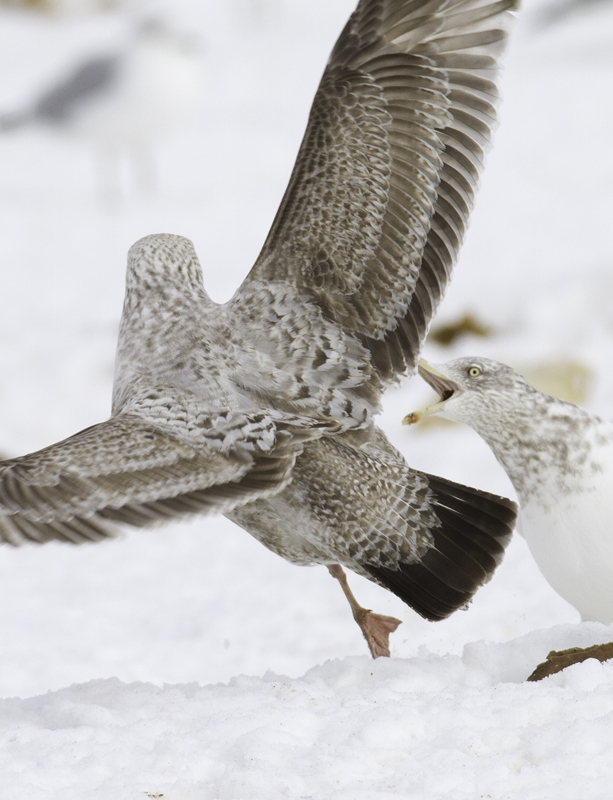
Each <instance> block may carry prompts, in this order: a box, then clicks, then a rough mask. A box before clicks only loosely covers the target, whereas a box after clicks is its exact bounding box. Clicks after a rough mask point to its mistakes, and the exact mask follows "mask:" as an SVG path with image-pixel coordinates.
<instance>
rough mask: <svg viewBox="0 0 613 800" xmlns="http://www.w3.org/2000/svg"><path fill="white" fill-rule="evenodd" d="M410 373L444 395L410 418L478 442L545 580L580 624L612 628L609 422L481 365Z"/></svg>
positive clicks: (459, 363) (496, 366)
mask: <svg viewBox="0 0 613 800" xmlns="http://www.w3.org/2000/svg"><path fill="white" fill-rule="evenodd" d="M470 370H473V371H475V372H474V375H471V374H470ZM420 374H421V375H422V376H423V377H424V379H425V380H427V381H428V383H430V384H431V385H432V386H434V388H436V389H437V391H439V393H441V394H442V393H443V392H444V393H448V396H447V398H446V399H444V400H442V402H440V403H437V404H435V405H434V406H432V407H430V408H429V409H425V411H422V412H416V414H415V416H416V417H417V418H419V416H421V415H423V414H424V413H437V414H441V415H442V416H444V417H447V418H449V419H454V420H457V421H459V422H464V423H465V424H467V425H470V427H471V428H474V430H475V431H476V432H477V433H478V434H479V435H480V436H482V437H483V439H484V440H485V441H486V442H487V444H488V445H489V446H490V448H491V449H492V451H493V452H494V455H495V456H496V458H497V459H498V461H499V462H500V463H501V465H502V466H503V467H504V469H505V471H506V473H507V475H508V476H509V478H510V479H511V482H512V483H513V486H514V487H515V490H516V491H517V494H518V497H519V501H520V517H519V530H520V532H521V533H522V534H523V536H524V537H525V539H526V541H527V543H528V546H529V547H530V550H531V552H532V554H533V555H534V558H535V560H536V562H537V564H538V566H539V568H540V569H541V572H542V573H543V575H544V576H545V578H546V579H547V580H548V581H549V583H550V584H551V586H552V587H553V588H554V589H555V590H556V591H557V592H558V594H560V595H561V596H562V597H564V598H565V599H566V600H568V602H569V603H571V604H572V605H574V606H575V608H577V609H578V611H579V612H580V613H581V615H582V617H583V619H586V620H595V621H599V622H604V623H611V622H613V531H612V529H611V518H612V517H613V491H612V489H613V423H612V422H610V421H609V420H604V419H601V418H600V417H597V416H596V415H595V414H590V412H589V411H587V410H586V409H584V408H581V407H580V406H576V405H574V404H572V403H567V402H565V401H563V400H559V399H558V398H557V397H551V396H549V395H546V394H543V393H542V392H539V391H537V390H536V389H535V388H534V387H532V386H530V384H529V383H527V382H526V380H525V379H524V378H523V377H522V376H521V375H520V374H519V373H518V372H516V371H515V370H513V369H511V367H508V366H506V365H505V364H500V363H498V362H496V361H491V360H490V359H485V358H460V359H457V360H455V361H450V362H449V363H447V364H432V365H431V364H427V363H425V362H423V363H422V365H421V366H420ZM410 421H413V420H410ZM415 421H416V420H415Z"/></svg>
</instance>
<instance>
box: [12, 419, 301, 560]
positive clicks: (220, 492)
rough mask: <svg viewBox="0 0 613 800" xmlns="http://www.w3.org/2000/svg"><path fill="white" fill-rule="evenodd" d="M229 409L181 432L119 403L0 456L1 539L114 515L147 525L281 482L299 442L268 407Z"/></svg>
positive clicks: (78, 527)
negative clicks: (234, 414)
mask: <svg viewBox="0 0 613 800" xmlns="http://www.w3.org/2000/svg"><path fill="white" fill-rule="evenodd" d="M225 417H226V418H225V419H224V418H221V420H220V421H218V423H217V424H214V425H212V426H209V428H208V429H205V430H203V431H202V432H200V431H196V432H195V434H194V432H192V434H191V435H186V434H185V432H181V431H180V430H178V431H174V430H173V429H172V428H171V427H170V426H168V425H167V424H159V423H156V422H155V421H154V420H151V419H147V418H144V417H143V416H141V415H139V414H135V413H122V414H118V415H117V416H115V417H112V418H111V419H110V420H108V421H106V422H103V423H101V424H99V425H94V426H93V427H91V428H87V429H86V430H83V431H81V432H80V433H77V434H75V435H74V436H71V437H70V438H68V439H65V440H64V441H61V442H58V443H57V444H53V445H51V446H50V447H46V448H44V449H43V450H39V451H37V452H35V453H31V454H30V455H26V456H23V457H21V458H14V459H10V460H8V461H4V462H2V463H0V541H3V542H9V543H11V544H21V543H22V542H24V541H26V540H32V541H35V542H46V541H49V540H51V539H59V540H63V541H69V542H73V543H80V542H84V541H87V540H92V541H97V540H99V539H102V538H103V537H105V536H112V535H114V525H113V523H117V522H120V523H127V524H130V525H134V526H137V527H146V526H149V525H155V524H158V523H160V522H164V521H167V520H169V519H173V518H180V517H184V516H187V515H192V514H201V513H206V512H208V511H225V510H228V509H231V508H233V507H234V506H236V505H240V504H241V503H244V502H247V501H249V500H251V499H254V498H258V497H264V496H266V495H268V494H271V493H274V492H276V491H279V490H280V489H281V488H282V487H283V486H284V485H285V484H286V483H287V481H288V480H289V479H290V475H291V469H292V466H293V464H294V461H295V458H296V454H297V452H299V447H298V446H297V445H296V443H295V442H294V441H293V440H292V437H290V436H289V435H286V434H284V433H283V432H281V433H279V432H278V431H276V430H275V428H274V425H273V423H272V421H271V420H267V419H266V418H265V416H264V415H261V417H257V418H255V417H253V418H246V417H244V416H240V417H239V418H238V419H234V420H232V419H230V415H228V414H227V413H226V415H225ZM228 442H229V444H227V443H228ZM226 444H227V446H226Z"/></svg>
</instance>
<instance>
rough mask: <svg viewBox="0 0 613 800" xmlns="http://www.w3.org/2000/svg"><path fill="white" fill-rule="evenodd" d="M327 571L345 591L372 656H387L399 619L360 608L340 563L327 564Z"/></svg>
mask: <svg viewBox="0 0 613 800" xmlns="http://www.w3.org/2000/svg"><path fill="white" fill-rule="evenodd" d="M328 571H329V572H330V575H332V577H333V578H336V580H337V581H338V582H339V583H340V585H341V589H342V590H343V592H344V593H345V597H346V598H347V600H348V601H349V605H350V606H351V611H352V612H353V618H354V620H355V621H356V622H357V623H358V625H359V626H360V630H361V631H362V633H363V634H364V638H365V639H366V643H367V644H368V649H369V650H370V654H371V655H372V657H373V658H380V657H381V656H386V657H387V658H389V655H390V645H389V638H390V633H393V632H394V631H395V630H396V628H397V627H398V626H399V625H400V623H401V620H399V619H396V618H395V617H384V616H382V615H381V614H374V613H373V612H372V611H369V609H367V608H362V606H361V605H360V604H359V603H358V601H357V600H356V599H355V597H354V595H353V592H352V591H351V589H350V588H349V583H348V582H347V576H346V575H345V570H344V569H343V568H342V567H341V565H340V564H332V565H330V566H328Z"/></svg>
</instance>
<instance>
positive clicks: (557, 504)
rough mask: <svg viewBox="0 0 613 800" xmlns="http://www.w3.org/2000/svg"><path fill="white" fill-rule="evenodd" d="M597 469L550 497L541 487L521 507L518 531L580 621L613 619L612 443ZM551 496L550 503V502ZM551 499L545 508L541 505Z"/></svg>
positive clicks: (601, 455) (600, 453)
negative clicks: (573, 607)
mask: <svg viewBox="0 0 613 800" xmlns="http://www.w3.org/2000/svg"><path fill="white" fill-rule="evenodd" d="M596 455H597V457H598V464H599V466H600V469H599V470H598V471H592V470H589V472H590V473H591V474H590V476H589V478H588V479H587V480H585V481H584V482H582V483H579V482H577V481H574V483H573V484H571V485H569V487H568V488H569V491H568V492H567V493H566V494H564V495H556V497H555V499H554V500H553V502H551V500H552V497H551V495H549V496H548V495H547V492H546V489H545V487H543V492H542V494H541V496H540V497H539V498H534V499H532V500H531V501H530V502H529V503H528V504H527V505H526V506H525V507H524V508H522V512H521V517H520V519H521V523H520V525H521V532H522V534H523V535H524V537H525V539H526V541H527V543H528V546H529V548H530V551H531V552H532V555H533V556H534V559H535V560H536V562H537V564H538V566H539V568H540V570H541V572H542V573H543V575H544V576H545V578H546V579H547V581H548V582H549V584H550V585H551V586H552V587H553V588H554V589H555V590H556V592H558V594H560V595H561V596H562V597H563V598H564V599H565V600H567V601H568V602H569V603H571V604H572V605H573V606H575V608H576V609H577V610H578V611H579V612H580V614H581V617H582V618H583V619H584V620H594V621H598V622H603V623H611V622H613V448H611V446H610V445H609V446H607V447H603V448H600V449H599V450H598V451H597V453H596ZM548 501H549V503H548ZM547 504H549V508H546V507H545V505H547Z"/></svg>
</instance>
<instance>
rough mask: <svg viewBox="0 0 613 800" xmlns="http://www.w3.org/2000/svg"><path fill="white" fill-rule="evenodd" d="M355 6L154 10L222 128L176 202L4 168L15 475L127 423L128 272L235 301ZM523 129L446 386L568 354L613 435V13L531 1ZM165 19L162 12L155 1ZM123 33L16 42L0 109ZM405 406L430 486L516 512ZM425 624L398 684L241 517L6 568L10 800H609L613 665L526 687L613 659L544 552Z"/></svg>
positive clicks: (20, 34)
mask: <svg viewBox="0 0 613 800" xmlns="http://www.w3.org/2000/svg"><path fill="white" fill-rule="evenodd" d="M353 5H354V3H353V0H334V2H331V0H308V2H307V0H267V1H266V0H259V2H257V3H256V2H246V0H224V2H223V3H220V2H218V0H166V3H165V4H164V2H162V0H160V2H159V3H157V4H156V5H155V8H158V9H161V10H163V11H166V13H167V16H168V18H169V19H171V20H172V21H174V22H176V24H177V25H178V26H182V27H183V28H188V29H192V30H194V31H195V32H196V33H198V34H199V35H200V36H201V37H202V38H203V39H204V40H205V42H206V49H205V54H204V59H203V71H204V75H203V78H204V86H205V88H204V92H203V99H202V104H201V108H200V110H199V113H198V115H197V117H196V118H195V119H194V120H193V122H192V124H191V125H190V126H189V127H186V128H184V129H183V130H182V131H181V132H179V133H177V135H176V136H175V137H174V138H169V139H168V141H167V142H165V143H164V144H163V145H162V146H161V147H160V149H159V152H158V156H159V158H158V161H159V170H160V176H161V186H160V192H159V196H158V197H157V198H154V199H151V200H149V201H147V202H144V201H143V200H142V199H141V198H138V197H135V196H133V195H131V194H130V193H129V192H128V193H127V196H126V200H125V202H124V204H123V206H122V207H121V208H119V209H116V210H115V211H112V212H111V211H108V210H104V209H101V208H100V207H99V204H98V203H97V200H96V179H95V177H96V176H95V171H94V168H93V159H92V151H91V147H90V146H89V145H88V144H87V143H82V144H78V143H77V144H75V143H74V142H68V141H65V140H62V139H60V138H57V137H53V136H51V135H50V134H47V133H44V132H36V131H32V132H27V133H24V134H23V135H20V136H17V135H15V136H12V137H10V138H9V137H6V138H5V139H3V140H2V141H0V231H1V235H0V264H1V265H2V267H1V270H0V285H1V287H2V290H1V291H0V372H1V374H2V376H3V380H2V383H1V385H0V413H1V417H0V418H1V419H2V425H1V427H0V449H1V450H2V451H3V452H4V453H5V454H6V455H14V454H21V453H25V452H28V451H31V450H33V449H37V448H39V447H42V446H44V445H46V444H49V443H51V442H53V441H57V440H58V439H61V438H63V437H65V436H68V435H70V434H72V433H74V432H75V431H77V430H80V429H81V428H84V427H86V426H87V425H91V424H93V423H95V422H97V421H100V420H101V419H104V418H105V417H106V416H108V413H109V408H110V395H111V384H112V367H113V357H114V349H115V341H116V332H117V324H118V321H119V315H120V312H121V306H122V301H123V280H124V270H125V258H126V253H127V249H128V247H129V246H130V245H131V244H132V243H133V242H134V241H135V240H136V239H138V238H139V237H140V236H143V235H145V234H147V233H154V232H160V231H169V232H173V233H178V234H183V235H186V236H189V237H190V238H192V239H193V240H194V242H195V244H196V249H197V251H198V253H199V255H200V258H201V261H202V263H203V267H204V272H205V281H206V286H207V289H208V290H209V292H210V293H211V294H212V296H213V297H214V298H215V299H217V300H224V299H226V298H228V297H229V296H230V295H231V294H232V292H233V290H234V289H235V288H236V286H237V285H238V283H239V282H240V280H241V279H242V277H243V276H244V275H245V274H246V272H247V271H248V269H249V267H250V265H251V264H252V263H253V260H254V258H255V257H256V255H257V252H258V249H259V247H260V245H261V243H262V241H263V239H264V237H265V235H266V232H267V229H268V226H269V225H270V223H271V221H272V218H273V215H274V212H275V210H276V207H277V205H278V203H279V200H280V198H281V194H282V192H283V189H284V187H285V183H286V181H287V178H288V176H289V172H290V170H291V167H292V164H293V161H294V158H295V154H296V150H297V147H298V144H299V142H300V138H301V135H302V131H303V129H304V124H305V121H306V116H307V114H308V109H309V106H310V102H311V99H312V96H313V94H314V91H315V88H316V86H317V83H318V80H319V77H320V75H321V72H322V69H323V65H324V63H325V60H326V58H327V55H328V53H329V51H330V48H331V47H332V45H333V43H334V41H335V39H336V36H337V35H338V33H339V32H340V30H341V28H342V26H343V24H344V22H345V20H346V18H347V17H348V15H349V13H350V12H351V10H352V8H353ZM527 5H528V6H529V7H528V8H527V10H526V11H525V12H524V13H523V14H522V15H521V16H520V19H519V23H518V25H517V29H516V32H515V37H514V41H513V45H512V48H511V51H510V53H509V56H508V58H507V62H506V67H507V68H506V74H505V81H504V96H505V102H504V104H503V107H502V114H501V119H502V124H501V127H500V129H499V131H498V135H497V138H496V142H495V147H494V149H493V151H492V153H491V156H490V158H489V162H488V168H487V170H486V174H485V177H484V180H483V184H482V188H481V191H480V194H479V197H478V203H477V208H476V210H475V214H474V217H473V223H472V226H471V229H470V232H469V235H468V237H467V240H466V244H465V247H464V250H463V253H462V258H461V261H460V263H459V265H458V267H457V270H456V273H455V279H454V281H453V283H452V286H451V289H450V291H449V292H448V295H447V298H446V300H445V302H444V304H443V306H442V308H441V311H440V313H439V315H438V318H437V322H448V321H450V320H453V319H455V318H457V317H458V316H459V315H461V314H463V313H464V312H466V311H471V312H472V313H473V314H474V315H475V316H477V317H478V318H479V319H481V320H482V321H484V322H486V323H487V324H488V325H490V326H491V327H492V328H493V330H494V335H493V336H492V337H491V338H490V339H487V340H481V339H470V338H464V339H462V340H460V341H459V342H458V343H457V344H455V345H454V346H453V347H452V348H449V349H446V350H443V349H441V348H437V347H434V346H429V347H428V349H427V352H426V357H427V358H431V359H432V360H434V361H437V360H439V361H442V360H447V359H449V358H453V357H456V356H458V355H470V354H471V353H475V354H481V355H484V356H488V357H493V358H498V359H500V360H503V361H509V362H511V363H515V364H527V363H529V362H536V361H539V360H543V359H558V358H560V357H563V358H569V359H575V360H579V361H581V362H582V363H585V364H586V365H588V366H589V367H590V369H591V370H592V371H593V375H594V382H593V391H592V394H591V397H590V398H589V406H590V408H592V409H594V410H596V411H598V412H599V413H602V414H603V415H606V416H611V417H613V377H612V373H611V369H610V364H611V363H612V361H613V314H612V313H611V310H612V306H613V270H612V268H611V267H612V263H611V262H612V255H611V247H610V232H611V225H612V217H613V192H612V190H611V186H612V184H613V155H612V151H611V147H610V131H611V127H612V123H613V101H612V100H611V91H610V87H611V85H613V9H611V8H607V7H606V6H605V5H604V4H600V5H598V4H595V5H594V6H593V7H592V6H590V8H586V9H585V11H584V13H583V14H581V13H579V14H576V15H575V16H574V17H573V18H572V20H571V19H570V18H569V21H568V22H566V23H563V22H560V23H558V24H557V25H556V26H555V27H551V28H549V29H544V30H538V29H537V28H536V26H535V25H534V24H533V23H532V21H533V20H534V19H535V15H536V11H538V8H539V7H541V6H542V5H543V4H542V3H541V2H538V1H537V0H532V2H528V3H527ZM152 7H154V6H153V4H152ZM124 22H125V20H124V18H121V17H113V16H107V17H99V18H93V19H92V18H88V17H80V18H76V19H70V18H68V19H62V20H48V19H47V20H43V19H39V18H36V17H34V16H32V17H27V16H23V15H18V14H17V13H9V12H8V11H4V12H3V13H2V14H1V15H0V109H4V108H12V107H13V106H14V105H15V104H18V103H19V101H20V100H23V99H25V98H27V97H28V96H29V94H30V93H31V92H34V91H35V90H36V89H37V88H40V87H41V86H43V85H45V86H46V85H48V83H49V80H50V78H51V77H53V76H55V75H60V74H64V73H65V70H66V66H67V65H69V64H70V63H72V61H73V60H74V59H77V58H79V57H81V56H83V55H84V54H85V53H87V52H93V51H95V50H96V48H99V47H100V45H101V44H104V43H105V42H108V41H109V39H110V38H111V37H112V36H115V35H117V31H118V30H120V29H121V26H122V24H124ZM430 396H431V395H430V393H429V390H428V389H427V388H426V387H425V386H424V385H423V384H422V383H421V382H420V381H418V380H412V381H409V382H407V383H405V384H404V385H403V386H402V387H401V388H399V389H397V390H395V391H393V392H391V393H390V396H389V397H388V398H387V400H386V410H385V413H384V415H383V417H382V424H383V426H384V427H385V429H386V430H387V432H388V434H389V435H390V437H391V438H392V441H393V442H394V443H395V444H396V445H397V446H398V447H400V448H401V449H402V450H403V451H404V452H405V454H406V456H407V459H408V460H409V462H410V463H411V464H412V465H413V466H415V467H419V468H422V469H426V470H429V471H431V472H434V473H437V474H441V475H445V476H447V477H449V478H452V479H455V480H458V481H461V482H464V483H468V484H472V485H475V486H480V487H482V488H485V489H489V490H491V491H497V492H500V493H505V494H509V495H512V489H511V487H510V484H509V482H508V480H507V478H506V476H505V475H504V473H503V472H502V470H501V469H500V468H499V466H498V465H497V463H496V462H495V460H494V458H493V456H492V455H491V453H490V452H489V450H488V449H487V447H486V446H485V445H484V444H483V443H482V442H481V440H480V439H479V438H478V437H477V436H476V435H475V434H474V433H473V432H472V431H470V430H468V429H463V428H461V427H459V426H458V427H443V426H440V427H432V428H431V429H426V427H425V426H424V427H423V429H420V427H419V426H417V427H415V428H414V429H413V428H412V429H407V428H403V427H402V426H401V425H400V420H401V419H402V417H403V416H404V414H405V413H407V412H408V411H410V410H413V409H415V408H419V407H420V406H422V405H423V404H424V401H425V400H427V399H429V397H430ZM350 582H351V585H352V587H353V589H354V591H355V593H356V595H357V596H358V599H359V600H360V601H361V602H362V603H363V604H365V605H366V606H368V607H372V608H374V609H375V610H376V611H378V612H380V613H384V614H392V615H394V616H397V617H399V618H400V619H402V620H403V624H402V626H401V627H400V628H399V630H398V631H397V632H396V633H395V634H394V635H393V636H392V640H391V644H392V653H393V658H391V659H389V660H385V659H379V660H378V661H376V662H373V661H372V660H370V658H369V657H368V656H367V651H366V646H365V643H364V641H363V640H362V638H361V635H360V632H359V630H358V628H357V626H356V625H355V624H354V623H353V620H352V619H351V615H350V612H349V609H348V607H347V604H346V601H345V599H344V597H343V596H342V593H341V592H340V589H339V587H338V586H337V585H336V583H335V582H334V581H332V580H331V579H330V577H329V575H328V573H327V571H326V570H325V569H322V568H313V569H304V568H299V567H294V566H292V565H290V564H287V563H285V562H284V561H282V560H281V559H279V558H277V557H276V556H274V555H272V554H271V553H269V552H268V551H266V550H265V549H264V548H263V547H262V546H261V545H259V544H258V543H257V542H255V541H254V540H252V539H251V538H250V537H249V536H248V535H247V534H245V533H244V532H243V531H241V530H239V529H238V528H236V527H235V526H233V525H232V524H231V523H229V522H228V521H226V520H224V519H223V518H221V517H219V518H218V517H213V518H208V519H203V520H200V521H196V522H192V523H189V524H183V525H174V526H169V527H167V528H165V529H162V530H155V531H151V532H130V533H128V534H126V535H125V536H124V537H123V538H121V539H120V540H119V541H114V542H108V543H104V544H100V545H95V546H83V547H81V548H70V547H68V546H61V545H55V544H50V545H47V546H45V547H43V548H37V547H34V546H33V547H24V548H21V549H19V550H12V549H9V548H3V549H2V552H1V553H0V695H1V696H2V697H3V698H5V699H2V700H0V729H1V732H0V737H1V744H0V800H5V798H6V800H9V799H10V800H15V799H16V798H19V800H50V799H52V800H56V798H57V800H60V799H61V800H72V799H73V798H74V800H77V798H78V800H90V798H91V800H103V798H104V800H108V798H113V800H124V798H125V800H128V799H129V800H132V799H133V798H143V797H164V798H165V800H208V799H209V798H211V799H213V798H224V800H251V799H252V798H258V799H259V798H266V800H276V798H317V800H325V799H326V798H348V800H362V798H363V799H364V800H383V798H385V800H392V798H402V800H407V798H416V799H417V798H419V800H439V798H447V797H453V798H454V800H475V798H481V797H483V798H496V799H497V800H506V798H513V799H514V798H519V797H520V798H522V800H540V799H541V798H547V799H549V798H554V797H555V798H556V799H559V800H566V799H568V800H576V798H578V797H582V798H590V800H591V798H596V799H600V798H608V797H611V791H612V790H611V785H612V778H613V774H612V773H613V759H611V752H612V751H613V664H599V663H598V662H595V661H593V660H590V661H586V662H584V663H583V664H580V665H577V666H575V667H572V668H570V669H568V670H567V671H565V672H564V673H561V674H559V675H556V676H552V677H550V678H548V679H546V680H544V681H542V682H540V683H524V681H525V678H526V677H527V676H528V674H529V673H530V672H531V671H532V670H533V668H534V667H535V666H536V664H537V663H539V662H540V661H542V660H543V659H544V658H545V656H546V655H547V653H548V651H549V650H551V649H562V648H565V647H570V646H574V645H577V646H588V645H590V644H594V643H596V642H604V641H609V640H611V639H613V626H610V627H605V626H602V625H598V624H595V623H590V624H588V623H583V624H581V623H579V615H578V614H577V612H576V611H575V610H574V609H573V608H572V607H571V606H569V605H568V604H567V603H566V602H564V601H563V600H562V599H561V598H559V597H558V596H557V595H556V594H555V593H554V592H553V591H552V590H551V589H550V588H549V586H548V585H547V584H546V582H545V581H544V579H543V578H542V577H541V575H540V573H539V572H538V569H537V568H536V566H535V565H534V563H533V561H532V559H531V557H530V554H529V552H528V550H527V548H526V546H525V543H524V542H523V540H521V539H520V538H519V537H515V540H514V541H513V543H512V545H511V547H510V549H509V552H508V555H507V558H506V559H505V561H504V563H503V564H502V566H501V567H500V569H499V570H498V572H497V574H496V575H495V576H494V579H493V580H492V582H491V583H490V584H488V585H487V586H486V587H484V588H483V589H482V590H481V591H480V592H479V593H478V595H477V597H476V598H475V600H474V602H473V603H472V605H471V607H470V609H469V610H467V611H462V612H458V613H456V614H455V615H454V616H452V617H451V618H450V619H448V620H446V621H444V622H441V623H436V624H433V623H428V622H426V621H425V620H422V619H421V618H420V617H418V616H417V615H416V614H415V613H413V612H412V611H411V610H410V609H408V608H407V607H406V606H405V605H404V604H403V603H401V602H400V600H398V599H396V598H395V597H394V596H392V595H391V594H389V593H387V592H385V591H384V590H383V589H380V588H379V587H377V586H375V585H374V584H370V583H369V582H368V581H366V580H363V579H360V578H358V577H357V576H354V575H351V576H350Z"/></svg>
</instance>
